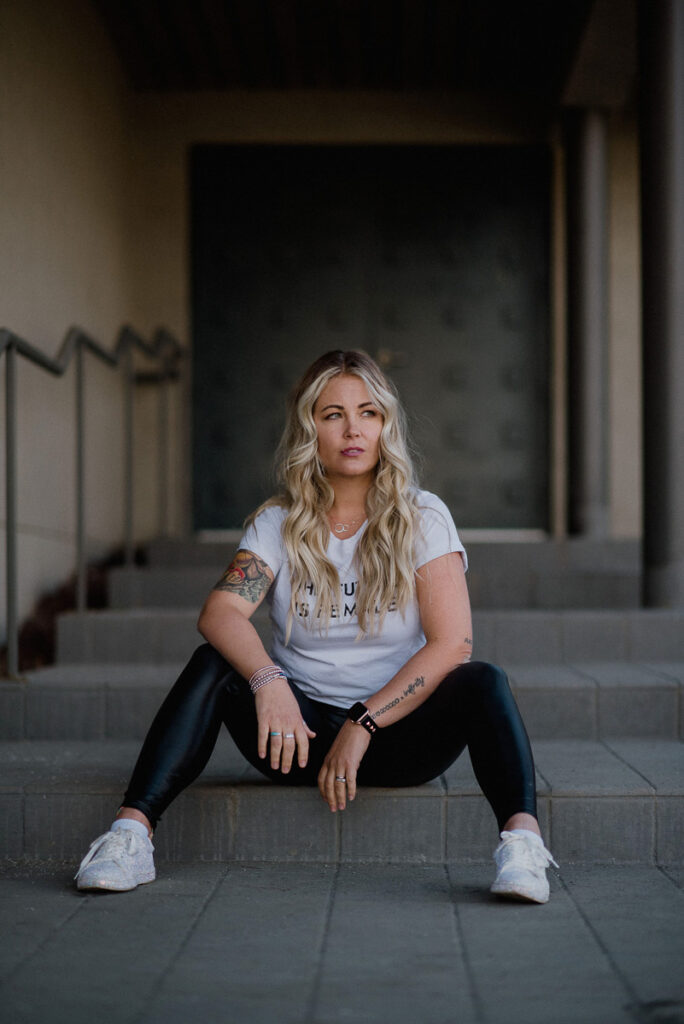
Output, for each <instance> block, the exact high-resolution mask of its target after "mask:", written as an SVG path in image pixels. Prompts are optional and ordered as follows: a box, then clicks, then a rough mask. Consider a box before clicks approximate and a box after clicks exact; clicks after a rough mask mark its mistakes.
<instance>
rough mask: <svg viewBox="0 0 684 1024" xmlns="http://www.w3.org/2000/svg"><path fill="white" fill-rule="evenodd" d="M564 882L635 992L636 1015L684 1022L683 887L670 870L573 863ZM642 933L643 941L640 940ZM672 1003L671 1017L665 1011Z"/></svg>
mask: <svg viewBox="0 0 684 1024" xmlns="http://www.w3.org/2000/svg"><path fill="white" fill-rule="evenodd" d="M563 884H564V886H565V888H566V890H567V892H568V894H569V896H570V898H571V899H572V901H573V902H574V903H575V905H576V906H577V908H578V910H579V911H580V913H581V914H582V916H583V918H584V919H585V921H586V923H587V925H588V927H589V928H590V930H591V932H592V934H593V936H594V938H595V940H596V942H597V943H598V944H599V946H600V947H601V949H602V951H603V953H604V956H605V957H607V958H609V960H610V962H611V963H612V965H613V968H614V970H615V972H616V973H617V974H618V975H619V977H620V978H621V980H622V982H623V985H624V987H625V989H626V990H627V991H628V992H629V993H630V996H631V998H630V1000H629V1004H628V1008H629V1010H630V1011H631V1012H632V1013H633V1014H634V1016H635V1017H636V1019H637V1020H641V1019H643V1018H644V1017H645V1018H646V1019H647V1020H651V1019H652V1020H654V1021H659V1020H660V1021H673V1022H676V1021H682V1020H684V970H683V969H682V964H684V893H682V891H681V889H677V888H675V887H674V886H673V884H672V882H671V880H670V879H669V878H668V877H667V876H666V874H664V873H661V872H658V871H653V870H652V869H649V868H646V869H642V868H620V867H616V868H613V869H612V870H611V871H609V872H605V873H601V874H597V873H596V872H593V871H592V870H591V869H587V868H585V867H569V868H568V869H567V870H566V871H564V873H563ZM637 931H638V933H639V942H638V943H635V941H634V936H635V933H636V932H637ZM668 1006H669V1015H667V1014H666V1013H665V1009H666V1007H668ZM658 1007H660V1010H661V1016H658V1015H657V1012H656V1011H657V1010H658ZM649 1009H650V1010H651V1011H652V1016H651V1017H649V1016H648V1011H649ZM640 1014H641V1015H642V1016H639V1015H640Z"/></svg>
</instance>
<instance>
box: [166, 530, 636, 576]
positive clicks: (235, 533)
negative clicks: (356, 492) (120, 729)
mask: <svg viewBox="0 0 684 1024" xmlns="http://www.w3.org/2000/svg"><path fill="white" fill-rule="evenodd" d="M216 534H220V535H221V539H220V540H199V539H195V538H192V537H187V538H168V537H167V538H161V539H157V540H153V541H150V543H149V544H148V546H147V548H146V551H147V560H148V564H149V565H150V566H154V567H169V568H170V567H172V566H176V567H178V566H186V567H192V566H195V567H196V566H200V565H205V566H212V567H213V568H215V569H219V570H221V569H223V568H225V566H226V565H228V563H229V561H230V560H231V558H232V557H233V554H234V552H235V550H236V546H237V542H238V541H239V539H240V537H241V536H242V531H241V530H225V531H216ZM461 538H462V540H463V543H464V545H465V546H466V548H467V549H468V556H469V560H470V563H471V565H473V567H477V568H479V569H483V570H486V571H492V572H496V571H497V570H498V569H499V568H500V567H501V565H502V563H503V564H505V565H507V566H510V568H511V569H515V570H526V569H534V570H535V571H536V572H540V573H541V572H562V571H572V570H577V571H578V572H592V571H596V570H600V571H605V572H627V571H635V570H638V569H639V568H640V565H641V544H640V542H639V541H638V540H607V539H605V540H590V539H587V538H584V537H569V538H566V539H564V540H555V539H551V538H547V539H543V540H532V541H525V540H523V541H520V540H506V539H505V538H506V535H505V533H502V534H501V537H500V539H496V540H485V539H482V534H481V532H480V531H468V530H464V531H462V532H461Z"/></svg>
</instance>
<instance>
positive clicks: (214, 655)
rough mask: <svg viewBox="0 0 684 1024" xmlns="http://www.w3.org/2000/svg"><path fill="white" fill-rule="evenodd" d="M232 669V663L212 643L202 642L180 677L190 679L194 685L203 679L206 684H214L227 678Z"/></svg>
mask: <svg viewBox="0 0 684 1024" xmlns="http://www.w3.org/2000/svg"><path fill="white" fill-rule="evenodd" d="M230 671H231V667H230V665H229V664H228V662H227V661H226V659H225V658H224V657H223V655H221V654H219V652H218V651H217V650H216V648H215V647H212V646H211V644H201V645H200V646H199V647H198V648H196V650H195V651H194V652H193V655H192V657H191V658H190V661H189V662H188V664H187V665H186V666H185V669H184V670H183V673H182V675H181V677H180V678H181V679H183V678H185V679H186V680H190V681H192V682H193V683H194V685H197V683H199V682H200V681H201V682H202V683H204V684H205V685H208V686H213V685H214V684H215V683H217V682H219V681H220V680H222V679H225V677H226V676H227V675H228V673H229V672H230Z"/></svg>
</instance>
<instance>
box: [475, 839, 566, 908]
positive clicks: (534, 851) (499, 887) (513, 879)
mask: <svg viewBox="0 0 684 1024" xmlns="http://www.w3.org/2000/svg"><path fill="white" fill-rule="evenodd" d="M494 860H495V862H496V868H497V871H496V878H495V880H494V884H493V885H492V887H491V889H490V890H489V891H490V892H493V893H494V894H495V895H497V896H505V897H508V899H513V900H523V901H524V902H529V903H546V902H547V901H548V898H549V883H548V881H547V878H546V869H547V867H548V866H549V864H553V865H554V866H555V867H558V865H557V864H556V862H555V860H554V859H553V857H552V856H551V854H550V853H549V851H548V850H547V849H546V847H545V846H544V844H543V842H542V841H541V839H540V840H539V841H538V842H536V841H535V839H534V838H533V836H532V835H522V834H521V833H519V832H502V833H501V842H500V843H499V845H498V846H497V848H496V850H495V851H494Z"/></svg>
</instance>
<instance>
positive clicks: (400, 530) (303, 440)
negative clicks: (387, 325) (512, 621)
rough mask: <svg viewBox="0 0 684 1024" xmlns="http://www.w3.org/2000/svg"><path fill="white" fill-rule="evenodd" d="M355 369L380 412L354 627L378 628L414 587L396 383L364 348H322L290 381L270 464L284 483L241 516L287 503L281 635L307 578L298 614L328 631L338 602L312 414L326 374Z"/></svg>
mask: <svg viewBox="0 0 684 1024" xmlns="http://www.w3.org/2000/svg"><path fill="white" fill-rule="evenodd" d="M343 373H344V374H350V375H353V376H356V377H359V378H360V379H361V380H362V381H363V382H364V383H365V385H366V387H367V388H368V393H369V395H370V396H371V399H372V400H373V402H375V404H376V405H377V407H378V409H379V410H380V412H381V414H382V417H383V425H382V431H381V433H380V438H379V444H378V449H379V453H380V458H379V460H378V464H377V466H376V467H375V478H374V480H373V483H372V484H371V487H370V490H369V491H368V495H367V497H366V516H367V520H368V523H367V526H366V529H365V531H364V532H363V534H362V535H361V538H360V539H359V542H358V545H357V547H356V554H355V565H356V569H357V571H358V590H357V594H356V598H357V600H356V612H357V616H358V621H359V627H360V631H361V632H360V635H361V636H363V635H364V634H367V635H373V633H375V632H376V631H379V630H380V628H381V626H382V623H383V620H384V618H385V615H386V614H387V612H388V610H389V609H390V607H391V608H393V609H394V608H397V609H398V610H399V611H400V612H402V613H403V612H404V610H405V608H406V606H407V604H408V603H409V601H410V600H411V599H412V597H413V595H414V593H415V579H414V569H413V559H412V553H413V542H414V537H415V530H416V509H417V503H416V495H415V490H416V482H415V473H414V468H413V463H412V461H411V457H410V455H409V452H408V445H407V439H406V426H405V417H404V412H403V409H402V408H401V405H400V403H399V399H398V396H397V392H396V390H395V388H394V385H393V384H392V383H391V382H390V381H389V380H388V379H387V377H386V376H385V374H384V373H383V372H382V370H381V369H380V367H379V366H378V365H377V363H376V362H375V361H374V360H373V359H371V357H370V356H368V355H366V354H365V352H358V351H354V350H351V351H348V352H343V351H342V350H341V349H337V350H335V351H332V352H326V354H325V355H322V356H320V357H319V358H318V359H317V360H316V361H315V362H314V363H312V365H311V366H310V367H309V368H308V370H307V371H306V372H305V373H304V375H303V376H302V378H301V380H300V381H299V383H298V384H297V385H296V386H295V388H294V391H293V392H292V394H291V396H290V400H289V403H288V413H287V421H286V426H285V430H284V433H283V436H282V438H281V440H280V444H279V445H278V449H277V451H276V472H277V475H278V479H279V482H280V484H281V487H282V490H281V492H280V493H279V494H276V495H274V496H273V497H271V498H269V499H268V500H267V501H265V502H264V503H263V505H261V506H260V507H259V508H258V509H257V510H256V511H255V512H253V513H252V515H251V516H249V517H248V519H247V523H253V522H254V520H255V519H256V517H257V516H258V515H259V513H260V512H262V511H263V510H264V509H265V508H269V507H270V506H273V505H278V506H281V507H283V508H285V509H286V511H287V514H286V516H285V520H284V522H283V527H282V535H283V541H284V543H285V548H286V550H287V556H288V559H289V563H290V570H291V575H290V583H291V590H292V597H291V603H290V612H289V616H288V623H287V636H286V641H285V642H286V643H287V642H288V641H289V638H290V634H291V631H292V622H293V618H294V616H295V615H296V613H297V601H298V598H299V597H300V595H301V594H303V593H304V587H305V586H306V585H307V584H313V588H314V595H315V599H316V602H315V607H314V611H313V615H312V616H310V617H308V618H307V619H302V621H306V622H308V623H310V624H311V625H312V626H313V623H315V622H318V623H319V624H320V628H321V630H322V631H326V630H327V628H328V625H329V623H330V619H331V617H332V614H333V609H334V608H335V606H336V605H339V603H340V579H339V575H338V572H337V569H336V568H335V566H334V565H333V563H332V562H331V561H330V559H329V558H328V556H327V547H328V538H329V537H330V525H329V522H328V518H327V516H328V512H329V510H330V508H331V507H332V504H333V501H334V498H335V493H334V491H333V488H332V486H331V485H330V482H329V481H328V480H327V479H326V476H325V470H324V468H323V466H322V465H321V462H320V460H319V458H318V433H317V430H316V424H315V422H314V409H315V406H316V401H317V399H318V397H319V395H320V394H321V392H322V391H323V388H324V387H325V386H326V384H327V383H328V381H330V380H331V379H332V378H333V377H336V376H337V375H338V374H343Z"/></svg>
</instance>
